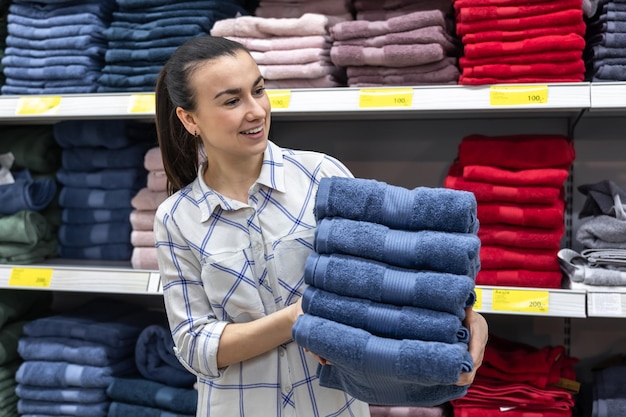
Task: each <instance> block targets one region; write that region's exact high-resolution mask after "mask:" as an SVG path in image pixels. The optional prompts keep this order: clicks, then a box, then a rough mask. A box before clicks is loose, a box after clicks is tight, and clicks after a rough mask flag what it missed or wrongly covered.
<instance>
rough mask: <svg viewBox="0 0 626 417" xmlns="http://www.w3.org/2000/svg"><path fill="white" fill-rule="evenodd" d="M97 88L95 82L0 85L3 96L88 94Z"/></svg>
mask: <svg viewBox="0 0 626 417" xmlns="http://www.w3.org/2000/svg"><path fill="white" fill-rule="evenodd" d="M97 90H98V85H97V84H91V85H89V86H80V87H71V86H68V87H59V88H47V87H40V88H37V87H35V88H29V87H14V86H10V85H6V84H5V85H3V86H2V87H0V92H1V93H2V95H5V96H14V95H46V94H90V93H95V92H96V91H97Z"/></svg>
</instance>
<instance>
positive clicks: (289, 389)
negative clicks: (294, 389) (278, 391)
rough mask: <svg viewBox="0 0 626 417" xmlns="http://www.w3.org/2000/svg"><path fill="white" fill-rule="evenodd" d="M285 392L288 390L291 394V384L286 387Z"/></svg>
mask: <svg viewBox="0 0 626 417" xmlns="http://www.w3.org/2000/svg"><path fill="white" fill-rule="evenodd" d="M285 392H286V393H287V394H289V393H290V392H291V387H290V386H289V387H285Z"/></svg>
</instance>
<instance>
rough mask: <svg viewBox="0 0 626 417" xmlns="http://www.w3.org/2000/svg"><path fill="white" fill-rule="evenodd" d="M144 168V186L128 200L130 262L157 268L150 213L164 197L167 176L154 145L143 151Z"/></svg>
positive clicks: (143, 267)
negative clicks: (129, 211) (145, 174)
mask: <svg viewBox="0 0 626 417" xmlns="http://www.w3.org/2000/svg"><path fill="white" fill-rule="evenodd" d="M144 167H145V168H146V170H148V182H147V185H146V187H144V188H142V189H140V190H139V191H138V192H137V194H136V195H135V197H134V198H133V199H132V200H131V205H132V206H133V211H131V213H130V224H131V226H132V232H131V235H130V241H131V243H132V245H133V252H132V256H131V260H130V261H131V266H132V267H133V268H134V269H148V270H158V269H159V265H158V263H157V256H156V247H155V245H154V216H155V214H156V210H157V208H158V207H159V204H161V203H162V202H163V201H165V199H166V198H167V177H166V175H165V168H164V167H163V159H162V158H161V151H160V149H159V147H158V146H157V147H154V148H150V149H149V150H148V151H147V152H146V154H145V157H144Z"/></svg>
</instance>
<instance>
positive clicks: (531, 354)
mask: <svg viewBox="0 0 626 417" xmlns="http://www.w3.org/2000/svg"><path fill="white" fill-rule="evenodd" d="M576 362H577V360H576V359H575V358H572V357H570V356H568V355H567V354H566V352H565V347H563V346H545V347H543V348H541V349H539V348H536V347H533V346H530V345H526V344H522V343H519V342H514V341H511V340H506V339H502V338H496V337H494V336H490V337H489V343H488V344H487V347H486V349H485V357H484V360H483V364H482V366H481V367H480V368H478V371H477V372H476V378H475V379H474V382H473V383H472V385H471V386H470V388H469V390H468V392H467V395H466V396H465V397H463V398H459V399H455V400H452V406H453V408H454V416H455V417H496V416H497V417H500V416H502V417H531V416H532V417H571V416H572V410H573V407H574V403H575V397H574V393H575V392H576V391H577V387H578V386H579V384H578V382H576V371H575V369H574V365H575V364H576Z"/></svg>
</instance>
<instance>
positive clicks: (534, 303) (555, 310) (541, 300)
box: [474, 285, 587, 317]
mask: <svg viewBox="0 0 626 417" xmlns="http://www.w3.org/2000/svg"><path fill="white" fill-rule="evenodd" d="M476 295H477V302H476V305H475V307H474V308H475V309H476V311H479V312H484V313H497V314H517V315H525V316H551V317H586V316H587V315H586V309H585V308H586V292H585V291H583V290H567V289H545V288H520V287H495V286H482V285H479V286H477V287H476Z"/></svg>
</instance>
